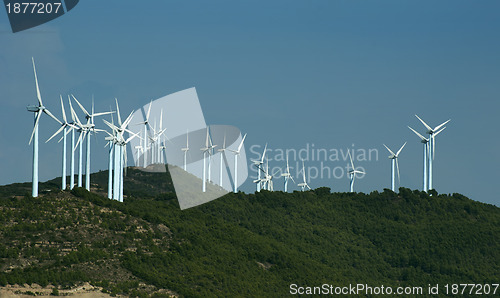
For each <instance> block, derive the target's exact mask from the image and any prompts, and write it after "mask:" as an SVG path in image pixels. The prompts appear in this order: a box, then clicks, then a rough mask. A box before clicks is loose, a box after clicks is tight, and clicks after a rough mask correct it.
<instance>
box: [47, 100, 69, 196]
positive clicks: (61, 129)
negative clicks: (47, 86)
mask: <svg viewBox="0 0 500 298" xmlns="http://www.w3.org/2000/svg"><path fill="white" fill-rule="evenodd" d="M60 98H61V112H62V117H63V121H64V122H63V123H62V125H61V127H60V128H59V129H58V130H57V131H56V132H55V133H54V134H53V135H52V136H51V137H50V138H49V139H48V140H47V141H46V142H45V143H47V142H49V141H50V140H51V139H52V138H53V137H55V136H56V135H58V134H59V133H61V132H63V136H62V138H61V139H62V140H63V150H62V181H61V189H62V190H65V189H66V155H67V154H66V147H67V145H66V144H67V142H66V135H67V134H68V133H69V131H68V130H67V128H68V127H69V130H70V131H71V132H72V135H73V142H74V132H73V129H74V128H76V126H74V125H73V124H71V123H68V120H67V119H66V112H65V111H64V103H63V99H62V96H61V95H60ZM60 141H61V140H59V142H60ZM73 166H74V161H73ZM73 179H74V177H73ZM73 182H74V180H73Z"/></svg>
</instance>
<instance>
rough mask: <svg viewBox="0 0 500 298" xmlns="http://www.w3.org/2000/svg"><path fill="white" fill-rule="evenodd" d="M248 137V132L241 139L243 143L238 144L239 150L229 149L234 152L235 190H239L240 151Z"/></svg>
mask: <svg viewBox="0 0 500 298" xmlns="http://www.w3.org/2000/svg"><path fill="white" fill-rule="evenodd" d="M246 137H247V134H245V135H244V136H243V139H241V143H240V145H239V146H238V149H237V150H231V149H228V150H229V151H231V152H233V153H234V192H235V193H237V192H238V156H240V151H241V148H242V147H243V142H244V141H245V138H246Z"/></svg>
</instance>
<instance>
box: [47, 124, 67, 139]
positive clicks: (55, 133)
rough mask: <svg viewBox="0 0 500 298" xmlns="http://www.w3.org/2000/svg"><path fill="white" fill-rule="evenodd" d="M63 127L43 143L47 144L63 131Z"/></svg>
mask: <svg viewBox="0 0 500 298" xmlns="http://www.w3.org/2000/svg"><path fill="white" fill-rule="evenodd" d="M64 127H65V126H64V125H63V126H61V127H60V128H59V129H58V130H57V131H56V132H55V133H54V134H53V135H52V136H51V137H50V138H49V139H48V140H47V141H45V143H48V142H49V141H50V140H52V138H53V137H55V136H57V135H58V134H59V133H60V132H61V131H62V130H63V129H64Z"/></svg>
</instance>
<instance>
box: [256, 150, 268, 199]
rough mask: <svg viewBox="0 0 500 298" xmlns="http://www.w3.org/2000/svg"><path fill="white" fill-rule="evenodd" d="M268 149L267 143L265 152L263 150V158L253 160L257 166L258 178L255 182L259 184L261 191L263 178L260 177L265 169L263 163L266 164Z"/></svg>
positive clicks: (258, 188) (258, 189)
mask: <svg viewBox="0 0 500 298" xmlns="http://www.w3.org/2000/svg"><path fill="white" fill-rule="evenodd" d="M266 151H267V143H266V146H265V147H264V152H262V157H261V159H258V160H252V162H253V165H254V166H255V167H256V168H257V173H258V174H257V175H258V177H257V180H254V181H253V182H254V183H256V184H257V191H258V192H259V191H260V189H261V186H262V179H261V178H260V172H261V171H263V168H262V165H263V164H264V157H265V156H266Z"/></svg>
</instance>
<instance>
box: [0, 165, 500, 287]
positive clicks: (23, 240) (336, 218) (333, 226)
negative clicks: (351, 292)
mask: <svg viewBox="0 0 500 298" xmlns="http://www.w3.org/2000/svg"><path fill="white" fill-rule="evenodd" d="M92 179H93V183H94V185H93V187H92V190H93V192H91V193H89V192H87V191H86V190H84V189H80V188H76V189H74V190H73V191H71V192H70V191H64V192H63V191H59V190H58V184H57V183H58V182H59V181H60V180H58V179H54V180H52V181H49V182H46V183H42V184H41V185H40V190H41V193H42V195H41V196H40V197H39V198H31V197H30V196H29V190H30V184H28V183H20V184H12V185H7V186H0V239H1V241H0V286H4V285H6V284H24V283H28V284H31V283H37V284H40V285H42V286H46V285H48V284H55V285H57V286H59V287H60V288H63V287H69V286H72V285H76V284H81V283H83V282H89V283H90V284H92V285H95V286H98V287H102V288H103V291H105V292H109V293H112V294H123V295H129V296H144V297H146V296H150V295H155V296H168V295H171V294H176V295H179V296H188V297H190V296H198V297H207V296H227V297H234V296H259V297H261V296H263V297H277V296H284V295H287V294H289V291H290V284H292V283H293V284H297V285H308V286H321V285H322V284H323V283H328V284H332V285H338V286H345V285H349V284H350V283H353V284H356V283H364V284H368V285H373V286H379V285H382V284H383V285H386V286H392V287H397V286H423V287H425V288H427V285H428V284H433V285H434V284H437V283H439V284H442V285H444V284H445V283H498V276H500V265H499V264H498V260H500V210H499V208H498V207H496V206H493V205H488V204H484V203H480V202H475V201H472V200H470V199H468V198H466V197H464V196H462V195H460V194H452V195H443V194H441V195H435V196H432V197H430V196H428V195H427V194H425V193H423V192H420V191H411V190H409V189H405V188H401V189H400V191H399V193H394V192H392V191H390V190H385V191H384V192H381V193H379V192H372V193H371V194H361V193H354V194H350V193H330V189H328V188H318V189H316V190H314V191H308V192H294V193H283V192H268V191H262V192H260V193H256V194H244V193H238V194H234V193H229V194H227V195H226V196H224V197H222V198H220V199H217V200H215V201H212V202H209V203H207V204H204V205H201V206H198V207H194V208H191V209H188V210H184V211H181V210H180V209H179V205H178V202H177V199H176V197H175V193H174V192H173V186H172V183H171V181H170V179H169V174H168V172H165V173H151V172H143V171H141V170H138V169H134V168H129V169H128V175H127V178H126V180H125V184H124V187H125V189H124V193H125V194H126V196H127V197H126V198H125V202H124V203H118V202H115V201H111V200H108V199H107V198H106V197H105V194H106V190H107V171H102V172H99V173H96V174H94V175H93V177H92Z"/></svg>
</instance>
